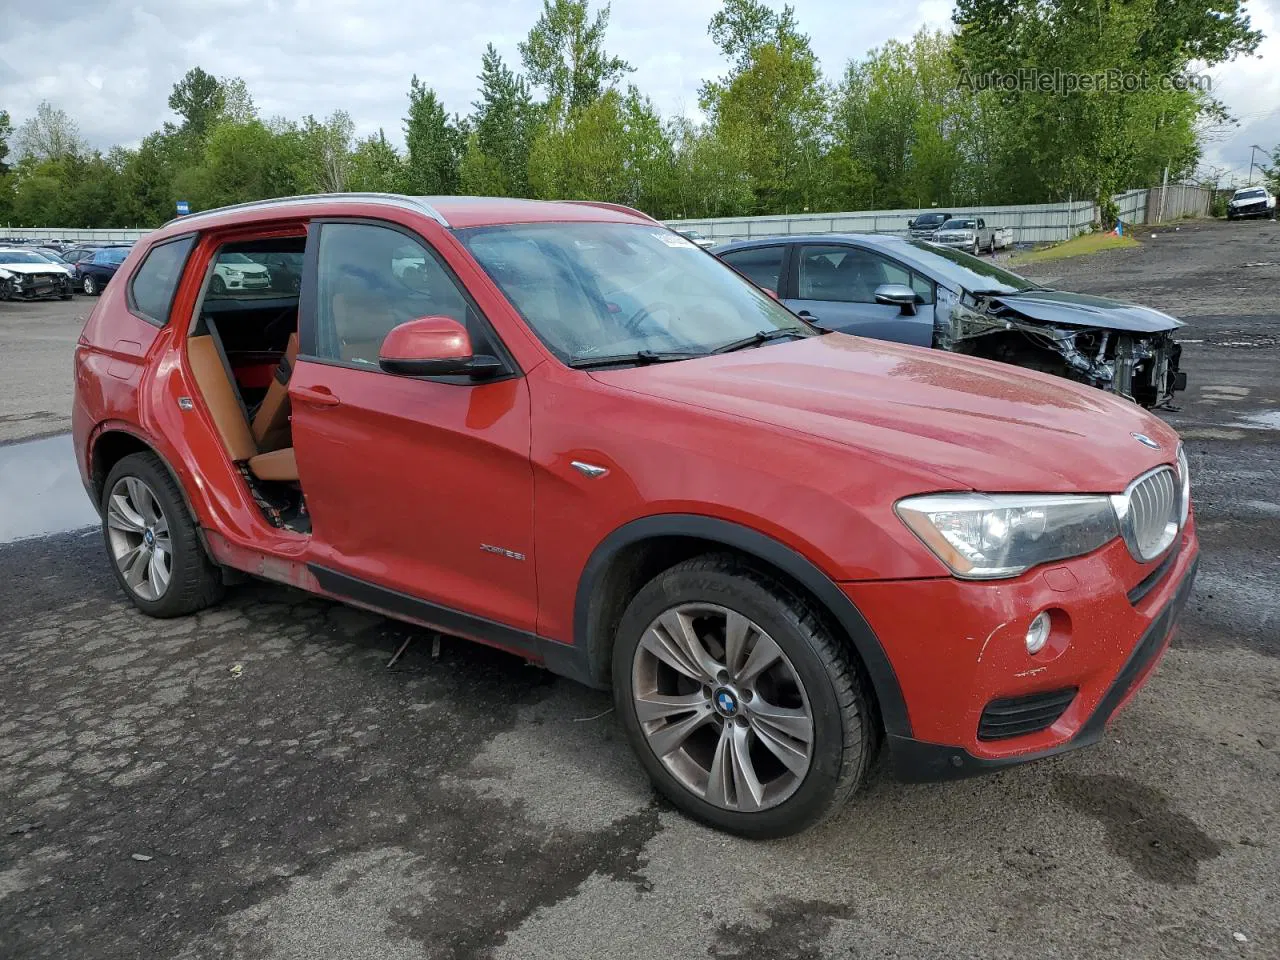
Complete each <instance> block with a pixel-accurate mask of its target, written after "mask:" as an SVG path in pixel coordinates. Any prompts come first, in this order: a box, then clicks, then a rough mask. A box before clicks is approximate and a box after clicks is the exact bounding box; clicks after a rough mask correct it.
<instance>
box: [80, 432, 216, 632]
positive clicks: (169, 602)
mask: <svg viewBox="0 0 1280 960" xmlns="http://www.w3.org/2000/svg"><path fill="white" fill-rule="evenodd" d="M101 513H102V537H103V542H104V543H105V544H106V548H107V557H108V558H109V560H110V561H111V569H112V570H113V571H114V572H115V575H116V580H117V581H118V582H119V584H120V587H121V589H123V590H124V592H125V593H126V594H127V595H128V597H129V599H130V600H132V601H133V605H134V606H135V607H137V608H138V609H139V610H141V611H142V612H143V613H145V614H147V615H148V616H152V617H181V616H185V615H187V614H189V613H195V612H196V611H197V610H202V609H204V608H205V607H207V606H210V605H211V604H214V603H217V602H218V601H219V600H221V599H222V594H223V585H222V573H221V571H220V570H219V568H218V567H217V566H215V565H214V564H213V563H212V562H211V561H210V560H209V558H208V556H206V554H205V552H204V547H203V546H202V545H201V543H200V537H199V534H198V533H197V531H196V525H195V521H194V520H193V519H192V517H191V514H190V513H189V512H188V511H187V506H186V502H185V501H184V500H183V497H182V491H181V490H179V489H178V484H177V483H176V482H175V481H174V479H173V475H172V474H170V473H169V470H168V468H167V467H165V465H164V464H163V463H162V462H161V461H160V459H159V458H158V457H157V456H156V455H155V454H152V453H134V454H130V455H129V456H127V457H124V458H123V459H121V460H120V462H119V463H117V464H116V465H115V466H114V467H112V469H111V472H110V473H108V474H107V480H106V483H104V484H103V487H102V504H101Z"/></svg>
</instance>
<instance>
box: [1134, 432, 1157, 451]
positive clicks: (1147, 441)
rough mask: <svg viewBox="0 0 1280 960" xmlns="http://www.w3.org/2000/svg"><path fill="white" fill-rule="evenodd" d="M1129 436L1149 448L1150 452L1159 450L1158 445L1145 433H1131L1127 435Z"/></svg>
mask: <svg viewBox="0 0 1280 960" xmlns="http://www.w3.org/2000/svg"><path fill="white" fill-rule="evenodd" d="M1129 436H1131V437H1133V439H1135V440H1137V441H1138V442H1139V443H1141V444H1142V445H1143V446H1147V447H1150V448H1151V449H1152V450H1159V449H1160V444H1159V443H1157V442H1156V441H1155V440H1152V439H1151V438H1150V437H1148V436H1147V435H1146V434H1145V433H1131V434H1129Z"/></svg>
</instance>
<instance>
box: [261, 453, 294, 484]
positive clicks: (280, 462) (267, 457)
mask: <svg viewBox="0 0 1280 960" xmlns="http://www.w3.org/2000/svg"><path fill="white" fill-rule="evenodd" d="M249 470H250V471H252V473H253V475H254V476H255V477H257V478H258V479H259V480H276V481H279V482H282V483H288V482H293V483H297V482H298V461H297V460H295V459H294V458H293V447H285V448H284V449H283V450H272V451H271V452H270V453H260V454H258V455H257V456H256V457H250V458H249Z"/></svg>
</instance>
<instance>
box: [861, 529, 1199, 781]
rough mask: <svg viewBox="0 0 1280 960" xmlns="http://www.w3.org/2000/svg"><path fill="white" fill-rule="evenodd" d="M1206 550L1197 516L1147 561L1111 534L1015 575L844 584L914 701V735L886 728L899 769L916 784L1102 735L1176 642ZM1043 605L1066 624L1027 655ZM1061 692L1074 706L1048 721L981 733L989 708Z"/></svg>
mask: <svg viewBox="0 0 1280 960" xmlns="http://www.w3.org/2000/svg"><path fill="white" fill-rule="evenodd" d="M1198 550H1199V545H1198V541H1197V539H1196V535H1195V529H1194V524H1190V525H1188V528H1187V529H1186V530H1185V531H1184V532H1183V535H1182V537H1181V539H1180V542H1179V544H1178V545H1177V546H1176V547H1175V548H1173V552H1171V553H1170V554H1169V555H1166V557H1165V558H1163V559H1162V560H1161V561H1159V562H1157V563H1155V564H1152V565H1150V566H1149V567H1139V566H1138V565H1136V564H1134V563H1133V561H1132V560H1131V559H1130V558H1129V557H1128V551H1127V548H1125V547H1124V545H1123V544H1121V543H1118V542H1115V543H1112V544H1110V545H1108V546H1107V547H1104V548H1103V549H1102V550H1099V551H1097V552H1096V553H1094V554H1091V555H1089V556H1087V557H1081V558H1077V559H1076V560H1073V561H1069V562H1068V563H1065V564H1061V565H1058V566H1054V567H1050V568H1042V569H1041V570H1039V571H1032V572H1031V573H1029V574H1026V575H1024V576H1023V577H1020V578H1018V579H1016V580H1012V581H996V582H990V583H977V582H964V581H960V580H954V579H947V580H916V581H899V582H896V583H884V582H881V583H865V584H852V583H850V584H844V589H845V592H846V593H847V594H848V595H849V597H850V599H852V600H853V602H854V603H855V605H856V606H857V607H858V608H859V610H860V611H861V612H862V613H863V615H864V616H865V617H866V619H867V620H868V622H869V624H870V626H871V627H872V629H873V630H874V631H875V632H876V634H877V636H878V637H879V638H880V641H881V643H882V644H883V646H884V648H885V651H886V653H887V654H888V656H889V659H890V661H891V662H892V664H893V668H894V672H895V674H896V675H897V679H898V683H899V685H900V687H901V689H902V694H903V698H904V700H905V702H906V706H907V713H908V717H909V720H910V727H911V729H910V731H909V732H908V733H905V734H904V733H900V732H896V731H892V730H891V731H889V732H888V736H887V742H886V745H887V747H888V750H889V762H890V765H891V768H892V770H893V772H894V774H895V775H896V776H897V777H898V778H899V779H901V780H905V781H908V782H922V781H931V780H942V779H954V778H958V777H965V776H972V775H974V774H978V773H984V772H988V771H993V770H999V769H1002V768H1004V767H1008V766H1012V765H1014V764H1019V763H1026V762H1028V761H1031V760H1038V759H1040V758H1042V757H1047V756H1053V755H1054V754H1058V753H1062V752H1064V751H1067V750H1071V749H1075V748H1076V747H1082V746H1086V745H1088V744H1091V743H1094V742H1096V741H1097V740H1099V739H1100V738H1101V736H1102V733H1103V730H1104V728H1105V725H1106V724H1107V722H1108V721H1109V720H1110V719H1111V717H1112V716H1114V715H1115V713H1116V712H1117V711H1118V710H1119V709H1120V708H1121V707H1122V706H1123V705H1124V704H1125V702H1126V701H1127V700H1128V698H1129V697H1130V696H1131V695H1132V694H1133V693H1134V692H1135V691H1136V690H1137V689H1138V688H1139V687H1140V686H1141V685H1142V684H1143V683H1144V682H1145V681H1146V679H1147V677H1148V676H1149V674H1150V672H1151V670H1152V669H1153V668H1154V666H1155V664H1156V662H1157V661H1158V660H1159V659H1160V657H1161V655H1162V654H1163V653H1164V651H1165V649H1166V648H1167V646H1168V643H1169V639H1170V637H1171V635H1172V629H1173V626H1174V623H1175V621H1176V620H1177V617H1178V615H1179V613H1180V612H1181V610H1182V607H1183V605H1184V604H1185V603H1186V600H1187V596H1188V595H1189V593H1190V592H1191V587H1192V584H1193V582H1194V580H1195V571H1196V565H1197V562H1198ZM1045 609H1052V610H1055V611H1059V612H1060V613H1061V614H1062V620H1061V621H1058V620H1057V619H1055V639H1053V640H1051V641H1050V646H1049V647H1048V648H1047V649H1046V650H1045V651H1042V653H1041V654H1037V655H1034V656H1033V655H1029V654H1028V653H1027V652H1026V647H1025V636H1026V629H1027V627H1028V625H1029V623H1030V621H1031V619H1032V618H1033V617H1034V616H1035V615H1036V614H1037V613H1039V612H1040V611H1041V610H1045ZM1056 616H1057V615H1056V614H1055V618H1056ZM1058 631H1062V632H1061V633H1058ZM1061 691H1069V692H1070V696H1069V704H1068V705H1067V706H1066V707H1065V709H1064V710H1062V712H1061V714H1060V715H1059V716H1057V717H1056V718H1055V719H1053V720H1052V722H1051V724H1050V725H1048V726H1046V727H1045V728H1044V729H1038V730H1035V731H1033V732H1028V733H1025V734H1020V735H1015V736H1010V737H1004V738H1000V739H992V738H990V737H989V736H987V737H983V736H980V732H979V731H980V726H981V725H982V724H983V723H984V721H985V719H986V717H987V710H988V707H990V706H992V705H995V704H1002V703H1010V702H1016V701H1018V700H1019V699H1025V698H1032V697H1034V696H1036V695H1041V696H1052V695H1053V694H1054V693H1056V692H1061Z"/></svg>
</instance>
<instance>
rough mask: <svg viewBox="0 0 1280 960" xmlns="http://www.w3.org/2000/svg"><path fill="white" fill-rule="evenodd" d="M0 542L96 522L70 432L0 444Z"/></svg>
mask: <svg viewBox="0 0 1280 960" xmlns="http://www.w3.org/2000/svg"><path fill="white" fill-rule="evenodd" d="M0 504H5V506H4V507H3V508H0V543H11V542H12V541H14V540H22V539H25V538H27V537H38V536H45V535H48V534H51V533H61V532H64V531H68V530H78V529H81V528H83V527H87V526H90V525H94V524H97V522H98V513H97V511H96V510H94V509H93V504H92V502H90V500H89V497H88V495H87V494H86V493H85V491H84V486H83V485H82V484H81V483H80V472H79V471H78V470H77V469H76V458H75V452H74V451H73V450H72V447H71V437H70V436H69V435H67V434H62V435H60V436H55V437H46V438H45V439H43V440H31V441H28V442H26V443H10V444H4V445H0Z"/></svg>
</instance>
